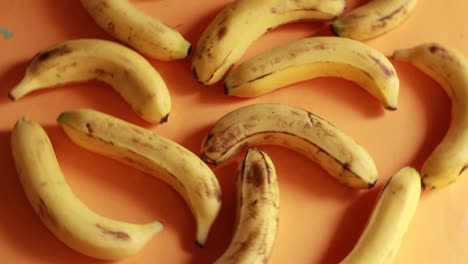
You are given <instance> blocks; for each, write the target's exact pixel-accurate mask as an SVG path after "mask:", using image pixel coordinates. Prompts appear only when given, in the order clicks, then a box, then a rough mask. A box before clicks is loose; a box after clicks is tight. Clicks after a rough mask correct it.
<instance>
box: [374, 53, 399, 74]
mask: <svg viewBox="0 0 468 264" xmlns="http://www.w3.org/2000/svg"><path fill="white" fill-rule="evenodd" d="M368 56H369V58H370V59H371V60H372V61H374V62H375V64H377V65H378V66H379V67H380V69H381V70H382V72H383V73H384V74H385V75H386V76H387V77H392V76H394V75H395V73H394V72H393V71H392V70H391V69H389V68H388V67H387V66H385V65H384V64H383V62H381V61H380V60H379V59H378V58H376V57H374V56H373V55H371V54H369V55H368Z"/></svg>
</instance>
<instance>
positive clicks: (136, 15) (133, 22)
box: [81, 0, 191, 61]
mask: <svg viewBox="0 0 468 264" xmlns="http://www.w3.org/2000/svg"><path fill="white" fill-rule="evenodd" d="M81 4H82V5H83V7H84V8H85V9H86V11H87V12H88V13H89V15H90V16H91V17H92V18H93V19H94V21H95V22H96V23H97V24H98V25H99V26H100V27H101V28H102V29H104V30H105V31H106V32H107V33H109V34H110V35H112V36H113V37H115V38H117V39H118V40H120V41H122V42H124V43H126V44H128V45H130V46H132V47H133V48H135V49H136V50H137V51H139V52H141V53H143V54H145V55H148V56H149V57H151V58H154V59H158V60H165V61H169V60H177V59H183V58H185V57H187V55H188V54H189V53H190V49H191V44H190V43H189V42H188V41H187V40H185V39H184V37H183V36H182V35H181V34H180V33H179V32H177V31H176V30H174V29H173V28H171V27H169V26H167V25H166V24H164V23H163V22H161V21H160V20H159V19H157V18H154V17H151V16H150V15H148V14H146V13H144V12H142V11H140V10H139V9H138V8H136V7H135V6H134V5H133V4H132V3H130V2H129V1H128V0H113V1H108V0H81Z"/></svg>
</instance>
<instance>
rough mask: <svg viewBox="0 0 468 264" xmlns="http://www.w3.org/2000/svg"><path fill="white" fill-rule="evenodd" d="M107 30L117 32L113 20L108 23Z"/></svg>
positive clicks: (111, 32) (110, 32)
mask: <svg viewBox="0 0 468 264" xmlns="http://www.w3.org/2000/svg"><path fill="white" fill-rule="evenodd" d="M107 32H109V34H111V35H113V34H115V24H114V23H113V22H109V23H107Z"/></svg>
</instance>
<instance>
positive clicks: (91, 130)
mask: <svg viewBox="0 0 468 264" xmlns="http://www.w3.org/2000/svg"><path fill="white" fill-rule="evenodd" d="M86 130H88V134H90V135H91V134H93V132H94V131H93V129H92V128H91V124H90V123H86Z"/></svg>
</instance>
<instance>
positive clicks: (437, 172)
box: [393, 43, 468, 188]
mask: <svg viewBox="0 0 468 264" xmlns="http://www.w3.org/2000/svg"><path fill="white" fill-rule="evenodd" d="M393 58H394V59H395V60H399V61H405V62H408V63H411V64H413V65H414V66H416V67H417V68H419V69H421V70H422V71H423V72H425V73H426V74H427V75H429V76H430V77H432V78H433V79H434V80H436V81H437V82H439V83H440V85H441V86H442V87H443V88H444V90H445V92H446V93H447V94H448V96H449V97H450V99H451V101H452V120H451V123H450V127H449V129H448V131H447V133H446V135H445V137H444V139H443V140H442V141H441V142H440V144H439V145H438V146H437V147H436V148H435V150H434V151H433V152H432V153H431V155H430V156H429V157H428V158H427V159H426V161H425V162H424V165H423V166H422V169H421V176H422V181H423V185H424V186H425V187H428V188H440V187H444V186H447V185H448V184H450V183H452V182H454V181H456V180H457V179H458V177H459V176H460V175H461V174H463V172H465V170H466V168H468V132H467V131H468V60H467V59H466V57H465V56H464V55H463V54H462V53H460V52H459V51H457V50H455V49H452V48H449V47H447V46H445V45H442V44H439V43H425V44H422V45H418V46H415V47H412V48H408V49H403V50H397V51H395V53H394V55H393Z"/></svg>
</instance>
